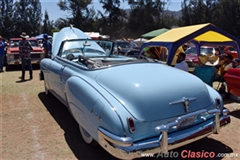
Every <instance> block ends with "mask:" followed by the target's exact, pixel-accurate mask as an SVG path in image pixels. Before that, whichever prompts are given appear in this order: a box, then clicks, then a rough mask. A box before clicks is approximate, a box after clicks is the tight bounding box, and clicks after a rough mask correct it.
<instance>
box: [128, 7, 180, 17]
mask: <svg viewBox="0 0 240 160" xmlns="http://www.w3.org/2000/svg"><path fill="white" fill-rule="evenodd" d="M125 11H126V13H127V16H129V14H130V11H131V9H125ZM164 13H166V14H170V15H172V16H174V17H175V18H176V19H179V18H180V17H182V11H181V10H180V11H170V10H165V11H164Z"/></svg>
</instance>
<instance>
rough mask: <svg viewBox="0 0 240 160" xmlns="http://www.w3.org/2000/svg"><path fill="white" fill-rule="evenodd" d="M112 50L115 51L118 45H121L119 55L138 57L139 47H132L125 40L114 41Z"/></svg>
mask: <svg viewBox="0 0 240 160" xmlns="http://www.w3.org/2000/svg"><path fill="white" fill-rule="evenodd" d="M114 43H115V44H114V52H116V51H117V48H118V47H121V53H120V54H121V55H124V56H129V57H138V54H139V50H140V48H138V47H133V46H132V45H131V44H130V43H129V42H127V41H114Z"/></svg>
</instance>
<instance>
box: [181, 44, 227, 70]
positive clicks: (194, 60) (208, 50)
mask: <svg viewBox="0 0 240 160" xmlns="http://www.w3.org/2000/svg"><path fill="white" fill-rule="evenodd" d="M185 54H186V58H185V61H186V62H187V63H188V66H189V67H195V66H198V65H199V60H198V55H197V50H196V47H195V46H192V47H190V48H188V49H187V50H186V51H185ZM200 54H201V55H206V54H214V55H218V56H220V55H222V51H221V50H220V49H219V48H218V47H214V46H201V51H200Z"/></svg>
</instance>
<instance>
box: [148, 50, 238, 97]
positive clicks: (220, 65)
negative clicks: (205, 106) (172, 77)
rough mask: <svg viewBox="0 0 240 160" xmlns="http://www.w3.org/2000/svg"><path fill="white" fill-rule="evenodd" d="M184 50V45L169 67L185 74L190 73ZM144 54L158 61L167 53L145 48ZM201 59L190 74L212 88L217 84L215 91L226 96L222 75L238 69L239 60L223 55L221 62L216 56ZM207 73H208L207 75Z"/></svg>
mask: <svg viewBox="0 0 240 160" xmlns="http://www.w3.org/2000/svg"><path fill="white" fill-rule="evenodd" d="M162 48H163V47H162ZM186 49H187V47H186V45H184V46H180V47H179V48H178V50H177V51H176V53H175V57H174V58H173V61H172V63H171V66H174V68H177V69H180V70H183V71H186V72H190V70H189V66H188V63H186V61H185V58H186V55H185V53H184V51H185V50H186ZM144 52H145V53H144V55H145V56H146V57H150V58H153V59H159V60H161V57H162V54H164V52H165V53H166V54H165V55H166V56H167V55H168V54H167V51H161V47H147V48H146V49H145V50H144ZM201 58H202V59H200V57H199V60H200V61H199V64H198V66H197V67H195V69H194V70H193V72H192V73H193V74H195V75H196V76H198V77H199V78H201V79H202V80H203V81H204V82H205V83H207V84H209V85H210V86H213V82H219V85H218V86H217V90H218V91H219V93H220V94H221V95H222V97H226V96H228V95H229V94H228V93H227V90H226V87H227V86H226V81H225V79H224V75H225V74H226V73H227V70H228V69H229V68H240V60H239V59H237V58H235V59H234V58H233V56H232V55H230V54H225V55H224V58H223V60H221V61H218V60H219V57H218V56H217V55H211V56H202V57H201ZM210 58H211V60H210ZM203 59H204V60H203ZM212 59H214V60H215V61H214V62H212ZM201 60H202V61H201ZM209 62H211V63H209ZM199 69H203V70H202V71H201V72H202V73H200V74H199V73H197V72H199ZM207 72H209V74H208V73H207ZM209 76H210V77H209Z"/></svg>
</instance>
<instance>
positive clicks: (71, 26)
mask: <svg viewBox="0 0 240 160" xmlns="http://www.w3.org/2000/svg"><path fill="white" fill-rule="evenodd" d="M70 29H71V30H72V31H73V32H74V30H73V24H70ZM74 33H75V32H74Z"/></svg>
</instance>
